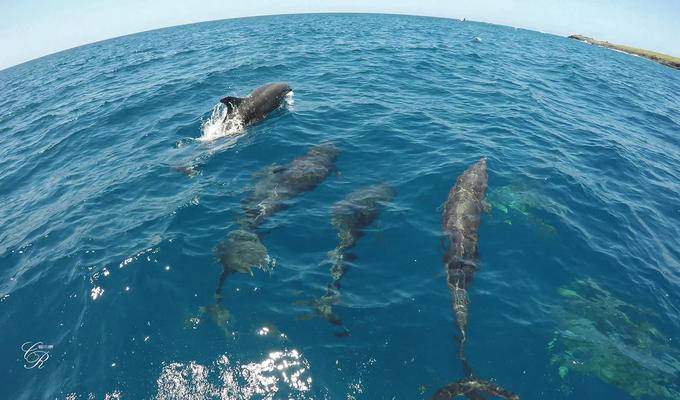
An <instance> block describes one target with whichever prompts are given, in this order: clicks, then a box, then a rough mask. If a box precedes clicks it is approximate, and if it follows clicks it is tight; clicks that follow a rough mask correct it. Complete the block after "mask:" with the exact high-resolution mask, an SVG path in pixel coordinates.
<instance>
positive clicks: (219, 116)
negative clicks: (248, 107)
mask: <svg viewBox="0 0 680 400" xmlns="http://www.w3.org/2000/svg"><path fill="white" fill-rule="evenodd" d="M234 114H235V115H232V116H230V117H229V118H227V107H226V106H225V105H224V104H222V103H218V104H217V105H215V107H213V110H212V114H211V115H210V118H208V119H207V120H206V121H203V125H202V126H201V131H202V135H201V137H199V138H198V140H199V141H201V142H212V141H213V140H215V139H219V138H222V137H226V136H232V137H233V136H238V135H240V134H242V133H243V129H244V125H243V120H242V119H241V117H240V115H239V114H238V113H234Z"/></svg>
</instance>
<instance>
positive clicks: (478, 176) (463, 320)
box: [432, 158, 519, 400]
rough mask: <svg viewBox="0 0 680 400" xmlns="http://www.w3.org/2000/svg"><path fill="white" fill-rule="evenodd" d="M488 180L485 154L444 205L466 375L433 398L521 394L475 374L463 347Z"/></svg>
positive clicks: (447, 258) (515, 399)
mask: <svg viewBox="0 0 680 400" xmlns="http://www.w3.org/2000/svg"><path fill="white" fill-rule="evenodd" d="M487 182H488V177H487V172H486V159H484V158H482V159H480V160H479V161H477V162H476V163H475V164H473V165H472V166H471V167H470V168H468V169H467V170H465V172H463V174H462V175H460V176H459V177H458V179H457V180H456V184H455V185H454V186H453V187H452V188H451V190H450V191H449V195H448V198H447V199H446V204H445V206H444V212H443V218H442V228H443V231H444V234H445V235H446V237H447V239H448V248H447V250H446V254H445V255H444V267H445V269H446V281H447V285H448V287H449V289H450V290H451V295H452V297H453V312H454V314H455V317H456V324H457V325H458V329H459V330H460V348H459V358H460V360H461V362H462V363H463V370H464V371H465V377H464V378H463V379H462V380H460V381H458V382H455V383H452V384H449V385H446V386H444V387H443V388H441V389H439V390H438V391H437V392H436V393H435V394H434V396H433V397H432V400H448V399H453V398H455V397H456V396H465V397H467V398H469V399H472V400H481V399H484V395H494V396H499V397H502V398H504V399H510V400H519V396H517V395H515V394H513V393H511V392H509V391H507V390H505V389H503V388H502V387H500V386H498V385H496V384H495V383H493V382H490V381H484V380H481V379H478V378H476V377H474V376H473V374H472V369H471V368H470V366H469V364H468V362H467V360H466V358H465V354H464V348H463V346H464V344H465V329H466V327H467V321H468V306H469V304H470V302H469V300H468V287H469V286H470V284H471V283H472V277H473V275H474V274H475V272H476V271H477V267H478V253H477V242H478V241H479V233H478V232H479V223H480V220H481V214H482V211H484V210H485V209H486V208H487V207H488V205H487V204H486V203H485V201H484V195H485V193H486V187H487Z"/></svg>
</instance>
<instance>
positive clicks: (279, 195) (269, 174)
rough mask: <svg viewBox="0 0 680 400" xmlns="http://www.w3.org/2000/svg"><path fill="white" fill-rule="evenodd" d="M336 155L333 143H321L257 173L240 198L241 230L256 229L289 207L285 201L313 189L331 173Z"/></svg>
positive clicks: (336, 151)
mask: <svg viewBox="0 0 680 400" xmlns="http://www.w3.org/2000/svg"><path fill="white" fill-rule="evenodd" d="M337 156H338V150H337V149H336V147H335V146H334V145H332V144H329V143H326V144H320V145H317V146H314V147H312V148H311V149H310V150H309V151H308V152H307V154H305V155H303V156H301V157H298V158H296V159H294V160H293V161H291V162H290V163H288V164H287V165H284V166H280V165H271V166H269V167H266V168H264V169H263V170H261V171H259V172H258V173H256V174H255V178H256V182H255V185H254V187H253V189H252V190H251V192H250V193H249V194H248V195H247V196H246V197H245V198H244V199H243V200H242V201H241V208H242V209H243V212H244V218H242V219H241V225H242V226H243V227H244V229H248V230H253V229H255V228H257V227H258V226H259V225H261V224H262V223H263V222H264V221H265V220H266V219H267V218H269V217H270V216H272V215H273V214H275V213H277V212H279V211H281V210H284V209H286V208H288V204H287V201H288V200H290V199H292V198H294V197H296V196H298V195H299V194H301V193H304V192H308V191H311V190H313V189H314V188H315V187H316V186H317V185H318V184H319V183H321V182H322V181H323V180H324V179H326V177H328V175H330V173H331V172H333V170H334V169H335V160H336V159H337Z"/></svg>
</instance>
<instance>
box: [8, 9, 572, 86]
mask: <svg viewBox="0 0 680 400" xmlns="http://www.w3.org/2000/svg"><path fill="white" fill-rule="evenodd" d="M337 14H354V15H398V16H404V17H424V18H439V19H447V20H453V21H460V22H462V21H463V19H465V21H466V22H475V23H481V24H489V25H497V26H505V27H509V28H516V29H524V30H528V31H532V32H538V33H543V34H547V35H554V36H559V37H564V36H563V35H561V34H557V33H552V32H544V31H538V30H534V29H529V28H523V27H518V26H512V25H504V24H498V23H494V22H487V21H479V20H472V19H467V18H465V17H462V18H456V17H447V16H437V15H429V14H409V13H398V12H396V13H393V12H356V11H328V12H308V13H307V12H301V13H283V14H257V15H241V16H238V17H229V18H216V19H207V20H203V21H195V22H187V23H184V24H178V25H167V26H161V27H158V28H152V29H147V30H142V31H135V32H130V33H126V34H123V35H119V36H112V37H108V38H105V39H101V40H95V41H94V42H88V43H83V44H79V45H76V46H73V47H68V48H65V49H62V50H57V51H55V52H53V53H48V54H45V55H42V56H39V57H36V58H31V59H29V60H26V61H22V62H20V63H18V64H13V65H10V66H8V67H5V68H3V69H0V73H3V72H5V71H7V70H9V69H12V68H16V67H19V66H22V65H24V64H28V63H31V62H34V61H38V60H41V59H43V58H47V57H51V56H54V55H57V54H59V53H63V52H66V51H70V50H75V49H78V48H80V47H85V46H90V45H93V44H97V43H103V42H106V41H109V40H114V39H120V38H124V37H127V36H133V35H138V34H141V33H147V32H154V31H160V30H163V29H169V28H177V27H180V26H189V25H197V24H203V23H208V22H219V21H231V20H237V19H247V18H258V17H284V16H291V15H337Z"/></svg>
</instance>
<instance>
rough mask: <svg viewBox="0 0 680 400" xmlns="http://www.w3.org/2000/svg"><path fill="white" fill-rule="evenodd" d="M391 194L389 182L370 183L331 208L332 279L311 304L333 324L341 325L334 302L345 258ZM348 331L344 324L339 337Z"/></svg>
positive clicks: (322, 316)
mask: <svg viewBox="0 0 680 400" xmlns="http://www.w3.org/2000/svg"><path fill="white" fill-rule="evenodd" d="M392 197H394V190H393V189H392V188H391V187H390V186H389V185H387V184H384V183H383V184H376V185H370V186H367V187H364V188H361V189H358V190H355V191H354V192H351V193H350V194H348V195H347V197H345V198H344V199H343V200H340V201H338V202H337V203H335V205H334V206H333V207H332V209H331V223H332V224H333V226H334V227H335V229H336V231H337V235H338V245H337V246H336V247H335V249H333V250H331V251H329V252H328V256H329V259H330V262H331V267H330V276H331V280H330V282H329V283H328V285H327V286H326V292H325V293H324V295H323V296H321V297H320V298H318V299H316V300H313V301H312V302H311V305H312V307H313V308H314V311H315V312H316V314H318V315H319V316H320V317H321V318H323V319H325V320H327V321H329V322H330V323H332V324H334V325H342V321H341V320H340V318H339V317H338V316H337V315H336V314H335V313H334V312H333V305H334V304H337V302H338V301H339V299H340V281H341V280H342V277H343V276H344V275H345V271H346V265H345V261H349V260H350V259H352V258H353V257H352V256H351V255H349V254H347V250H349V249H351V248H352V247H354V245H355V244H356V242H357V240H358V239H359V237H361V235H362V234H363V230H364V228H366V227H367V226H369V225H370V224H372V223H373V222H374V221H375V220H376V219H377V218H378V215H379V214H380V211H381V210H382V208H383V206H384V204H385V203H387V202H389V201H390V200H392ZM348 334H349V331H348V330H347V328H345V327H344V326H343V330H342V331H341V332H338V333H336V336H347V335H348Z"/></svg>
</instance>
